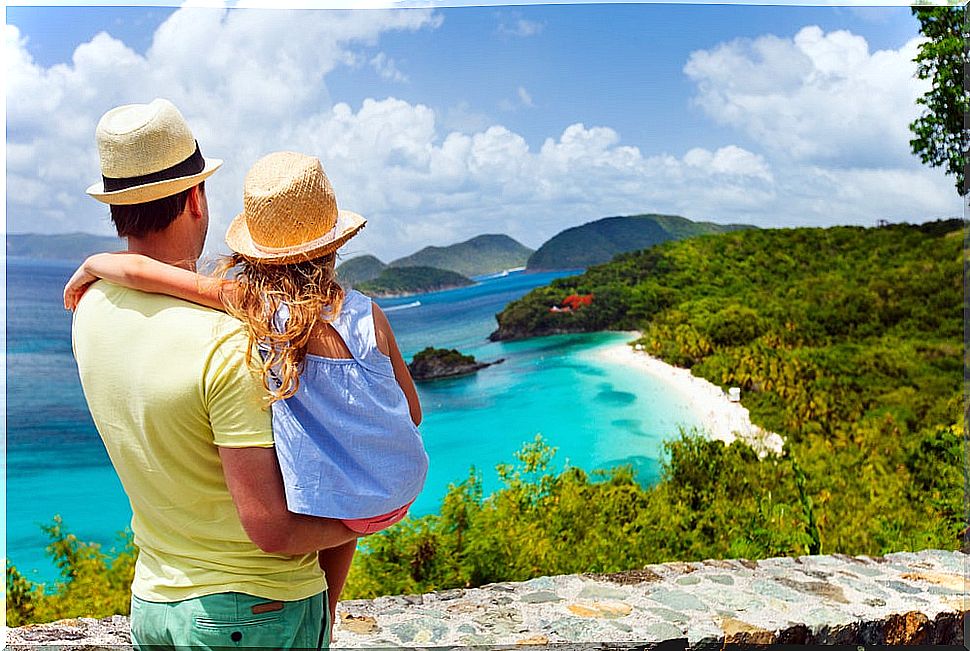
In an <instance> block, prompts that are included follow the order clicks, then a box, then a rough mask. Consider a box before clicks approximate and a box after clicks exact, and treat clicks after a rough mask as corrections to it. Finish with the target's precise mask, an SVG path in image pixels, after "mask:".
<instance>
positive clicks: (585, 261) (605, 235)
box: [528, 215, 750, 271]
mask: <svg viewBox="0 0 970 651" xmlns="http://www.w3.org/2000/svg"><path fill="white" fill-rule="evenodd" d="M739 228H750V227H746V226H733V225H727V226H725V225H721V224H711V223H708V222H692V221H690V220H689V219H684V218H683V217H677V216H674V215H632V216H629V217H606V218H604V219H597V220H596V221H593V222H588V223H586V224H583V225H582V226H576V227H573V228H567V229H566V230H564V231H562V232H561V233H559V234H558V235H556V236H554V237H553V238H552V239H550V240H549V241H547V242H546V243H545V244H543V245H542V246H540V247H539V249H538V250H537V251H536V252H535V253H533V254H532V256H531V257H529V262H528V268H529V270H531V271H538V270H544V269H582V268H585V267H590V266H593V265H596V264H602V263H604V262H608V261H609V260H611V259H612V258H613V256H615V255H616V254H618V253H626V252H628V251H637V250H639V249H645V248H648V247H651V246H653V245H655V244H660V243H661V242H666V241H668V240H681V239H684V238H688V237H693V236H695V235H705V234H709V233H725V232H729V231H733V230H737V229H739Z"/></svg>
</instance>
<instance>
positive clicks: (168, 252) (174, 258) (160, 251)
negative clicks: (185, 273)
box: [128, 233, 198, 271]
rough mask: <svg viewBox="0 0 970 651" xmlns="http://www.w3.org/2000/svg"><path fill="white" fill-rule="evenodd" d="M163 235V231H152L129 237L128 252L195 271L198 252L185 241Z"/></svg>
mask: <svg viewBox="0 0 970 651" xmlns="http://www.w3.org/2000/svg"><path fill="white" fill-rule="evenodd" d="M161 235H162V234H161V233H152V234H149V235H148V236H146V237H140V238H135V237H129V238H128V252H129V253H140V254H141V255H144V256H147V257H149V258H154V259H155V260H158V261H159V262H164V263H165V264H170V265H172V266H173V267H181V268H183V269H188V270H189V271H195V264H196V258H197V256H198V253H197V252H196V251H195V250H192V248H191V247H187V246H186V245H185V244H184V243H183V242H178V241H172V238H169V237H161Z"/></svg>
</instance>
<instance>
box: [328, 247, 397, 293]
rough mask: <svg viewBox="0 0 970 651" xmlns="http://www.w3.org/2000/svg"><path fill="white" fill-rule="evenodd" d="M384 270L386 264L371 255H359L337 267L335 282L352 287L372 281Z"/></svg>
mask: <svg viewBox="0 0 970 651" xmlns="http://www.w3.org/2000/svg"><path fill="white" fill-rule="evenodd" d="M386 268H387V265H386V264H384V263H383V262H381V261H380V260H379V259H377V258H376V257H374V256H372V255H359V256H357V257H356V258H351V259H350V260H347V261H345V262H341V263H340V264H339V265H337V280H338V281H340V282H341V283H344V284H347V285H350V286H351V287H353V286H356V285H357V284H358V283H362V282H366V281H368V280H374V279H375V278H377V277H378V276H380V275H381V272H382V271H384V269H386Z"/></svg>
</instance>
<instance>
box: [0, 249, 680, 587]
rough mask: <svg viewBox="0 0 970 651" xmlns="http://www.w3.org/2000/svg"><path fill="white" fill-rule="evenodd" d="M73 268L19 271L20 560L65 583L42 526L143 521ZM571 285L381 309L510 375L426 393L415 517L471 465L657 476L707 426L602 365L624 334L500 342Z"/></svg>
mask: <svg viewBox="0 0 970 651" xmlns="http://www.w3.org/2000/svg"><path fill="white" fill-rule="evenodd" d="M73 268H74V266H73V265H71V264H65V263H54V262H42V261H37V260H18V259H15V258H11V259H8V260H7V450H6V452H7V458H6V461H7V486H6V489H7V511H6V516H7V517H6V527H7V535H6V543H7V555H8V558H9V559H10V560H11V561H12V562H13V563H14V564H15V565H16V566H17V567H18V569H19V570H21V572H22V573H23V574H24V575H25V576H27V577H28V578H30V579H33V580H38V581H53V580H54V579H56V577H57V572H56V569H55V568H54V567H53V565H52V564H51V562H50V560H49V559H48V558H47V557H46V556H45V554H44V546H45V545H46V543H47V540H46V538H45V536H44V534H43V532H42V531H41V529H40V525H42V524H45V523H49V522H50V521H51V518H52V516H53V515H54V514H60V515H61V516H62V518H63V520H64V523H65V524H66V526H67V528H68V529H69V530H70V531H71V532H72V533H75V534H76V535H77V536H78V537H79V538H80V539H81V540H91V541H97V542H100V543H102V544H103V545H104V546H105V547H107V548H110V547H111V546H112V545H113V544H114V543H115V541H116V534H117V532H119V531H121V530H123V529H124V528H125V527H126V526H127V525H128V520H129V519H130V517H131V511H130V508H129V506H128V501H127V498H126V497H125V495H124V493H123V491H122V490H121V485H120V484H119V482H118V480H117V478H116V477H115V474H114V471H113V470H112V468H111V466H110V463H109V461H108V457H107V455H106V453H105V451H104V448H103V446H102V444H101V441H100V439H99V437H98V434H97V431H96V430H95V429H94V425H93V423H92V422H91V419H90V416H89V415H88V413H87V409H86V406H85V403H84V396H83V394H82V393H81V387H80V383H79V381H78V377H77V368H76V366H75V364H74V359H73V357H72V354H71V339H70V328H71V318H70V314H69V313H67V312H65V311H64V309H63V307H62V304H61V289H62V287H63V284H64V282H65V281H66V279H67V278H68V277H69V276H70V274H71V272H72V271H73ZM562 275H566V274H565V273H564V272H556V273H541V274H525V273H510V274H508V275H507V276H502V277H496V278H487V279H481V280H480V282H479V283H478V284H477V285H475V286H472V287H467V288H462V289H456V290H449V291H445V292H436V293H433V294H424V295H420V296H412V297H403V298H395V299H382V300H380V301H379V302H380V304H381V305H382V307H383V308H384V309H385V311H386V313H387V315H388V319H389V320H390V322H391V325H392V326H393V328H394V331H395V333H396V336H397V339H398V343H399V345H400V347H401V350H402V352H403V354H404V356H405V358H406V359H409V358H410V357H411V356H412V355H413V354H414V353H416V352H417V351H419V350H421V349H422V348H424V347H425V346H429V345H434V346H437V347H449V348H451V347H457V348H459V349H460V350H462V351H463V352H465V353H470V354H473V355H475V356H476V357H477V358H479V359H480V360H484V361H490V360H494V359H498V358H505V362H503V363H501V364H498V365H496V366H492V367H489V368H487V369H484V370H483V371H480V372H479V373H477V374H475V375H473V376H470V377H465V378H456V379H450V380H439V381H436V382H431V383H425V384H421V385H419V394H420V397H421V402H422V406H423V409H424V414H425V420H424V423H422V425H421V428H420V429H421V432H422V435H423V436H424V439H425V443H426V446H427V449H428V454H429V456H430V458H431V469H430V472H429V476H428V483H427V486H426V488H425V491H424V492H423V494H422V495H421V497H420V498H419V499H418V501H417V502H416V503H415V506H414V508H413V511H412V512H413V513H416V514H418V515H420V514H426V513H431V512H434V511H435V510H436V509H437V506H438V504H439V503H440V500H441V497H442V496H443V495H444V494H445V492H446V490H447V487H448V485H449V484H450V483H453V482H457V481H460V480H462V479H464V478H465V477H467V475H468V470H469V468H470V467H471V466H473V465H474V466H475V467H476V468H478V469H480V470H481V471H482V473H483V475H484V482H485V483H484V487H485V490H486V492H487V491H489V490H492V489H494V488H495V487H496V486H497V483H498V482H497V479H496V476H495V472H494V467H495V465H496V464H498V463H503V462H510V461H512V454H513V453H514V452H515V451H516V450H518V449H520V448H521V446H522V444H523V443H524V442H527V441H531V440H532V439H533V438H534V437H535V435H536V434H542V436H543V437H544V438H545V439H546V441H547V442H549V443H550V444H551V445H553V446H555V447H556V448H557V449H558V452H557V454H556V457H555V465H557V467H561V466H562V465H563V464H565V463H569V464H570V465H573V466H579V467H581V468H585V469H588V470H592V469H595V468H607V467H611V466H615V465H618V464H624V463H631V464H633V465H634V466H635V468H636V469H637V472H638V475H639V477H640V478H641V480H642V481H644V482H649V481H651V480H652V479H654V478H655V477H656V474H657V469H658V458H659V455H660V444H661V442H662V440H664V439H665V438H669V437H671V436H673V435H675V434H676V432H677V428H678V426H680V425H684V426H687V427H691V426H695V425H697V424H698V423H699V421H698V419H697V417H696V416H694V415H693V414H692V413H691V412H690V410H689V409H688V408H687V406H686V405H685V404H684V403H683V402H682V399H681V398H680V397H679V395H678V394H676V393H673V392H670V391H669V390H667V388H666V387H665V385H664V384H663V382H662V381H660V380H657V379H654V378H652V377H650V376H647V375H646V374H641V373H637V372H635V371H634V369H631V368H630V367H628V366H624V365H621V364H614V363H610V362H607V361H604V360H602V359H600V358H599V357H598V356H597V352H598V351H600V350H601V349H602V348H604V347H607V346H613V345H616V344H618V343H621V342H624V341H627V340H629V339H630V336H629V335H625V334H622V333H600V334H592V335H565V336H555V337H543V338H538V339H532V340H527V341H517V342H507V343H493V342H489V341H488V340H487V336H488V333H489V332H491V331H492V330H494V329H495V325H496V324H495V317H494V315H495V314H496V313H497V312H499V311H500V310H501V309H502V308H503V307H504V306H505V304H506V303H508V302H509V301H510V300H513V299H515V298H518V297H520V296H522V295H523V294H525V293H526V292H528V291H529V290H530V289H532V288H533V287H537V286H540V285H545V284H548V283H549V282H551V281H552V280H553V279H554V278H556V277H559V276H562Z"/></svg>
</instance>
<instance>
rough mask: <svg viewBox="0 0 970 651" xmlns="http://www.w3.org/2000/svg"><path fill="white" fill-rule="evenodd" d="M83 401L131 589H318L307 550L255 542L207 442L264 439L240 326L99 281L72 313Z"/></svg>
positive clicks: (269, 593)
mask: <svg viewBox="0 0 970 651" xmlns="http://www.w3.org/2000/svg"><path fill="white" fill-rule="evenodd" d="M73 340H74V356H75V358H76V359H77V365H78V370H79V371H80V376H81V386H82V387H83V389H84V396H85V398H87V402H88V408H89V409H90V411H91V415H92V416H93V417H94V422H95V425H97V428H98V431H99V432H100V434H101V438H102V440H103V441H104V445H105V448H107V451H108V455H109V456H110V457H111V462H112V464H114V467H115V470H116V471H117V473H118V476H119V477H120V479H121V483H122V485H123V486H124V489H125V492H126V493H127V494H128V499H129V501H130V502H131V510H132V513H133V516H132V519H131V528H132V531H133V532H134V538H135V544H136V545H138V548H139V555H138V562H137V563H136V566H135V580H134V583H133V584H132V588H131V589H132V592H133V593H134V594H135V596H137V597H138V598H140V599H144V600H146V601H163V602H169V601H180V600H182V599H189V598H193V597H199V596H203V595H207V594H213V593H217V592H244V593H247V594H251V595H254V596H257V597H263V598H266V599H280V600H296V599H303V598H306V597H309V596H311V595H315V594H317V593H319V592H321V591H323V590H324V589H326V581H325V579H324V577H323V573H322V572H321V570H320V567H319V565H318V564H317V560H316V554H307V555H302V556H295V557H294V556H286V555H280V554H267V553H266V552H263V551H262V550H260V549H259V548H258V547H256V545H255V544H253V542H252V541H250V539H249V537H248V536H247V535H246V532H245V531H244V530H243V527H242V523H241V522H240V520H239V515H238V513H237V512H236V507H235V504H234V503H233V501H232V498H231V496H230V494H229V490H228V488H227V487H226V482H225V477H224V476H223V471H222V463H221V462H220V460H219V450H218V446H225V447H233V448H242V447H251V446H259V447H272V445H273V433H272V429H271V425H270V415H269V412H268V410H266V409H264V406H265V402H264V399H263V398H264V389H263V387H262V385H261V383H260V382H259V380H258V378H257V377H256V376H255V375H254V373H253V371H252V370H251V368H250V367H248V366H247V364H246V361H245V350H246V335H245V332H244V330H243V328H242V326H241V325H240V323H239V322H238V321H236V320H235V319H232V318H230V317H228V316H227V315H225V314H222V313H221V312H217V311H215V310H210V309H208V308H204V307H201V306H198V305H194V304H192V303H188V302H185V301H181V300H178V299H175V298H170V297H168V296H161V295H157V294H146V293H143V292H138V291H135V290H132V289H127V288H124V287H120V286H118V285H114V284H111V283H108V282H106V281H100V282H97V283H95V284H94V285H92V286H91V288H90V289H88V291H87V292H86V293H85V295H84V297H83V299H82V300H81V303H80V305H79V306H78V309H77V312H76V313H75V316H74V327H73Z"/></svg>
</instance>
